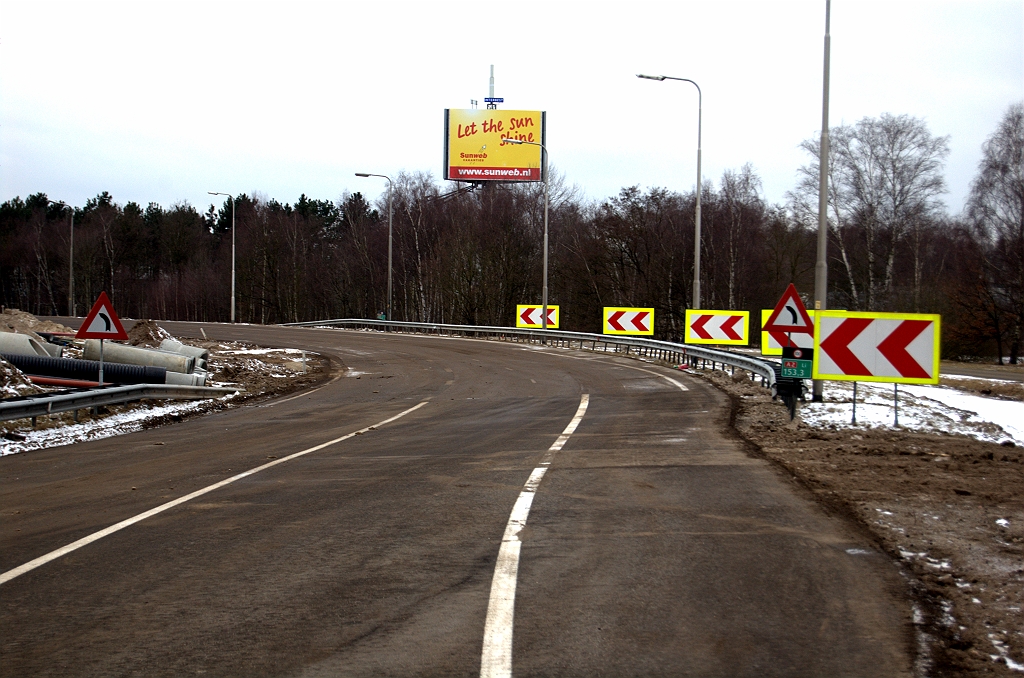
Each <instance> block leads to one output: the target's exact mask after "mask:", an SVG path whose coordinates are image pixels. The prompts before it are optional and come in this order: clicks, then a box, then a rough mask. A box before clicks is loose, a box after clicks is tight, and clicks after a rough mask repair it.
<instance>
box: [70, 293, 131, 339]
mask: <svg viewBox="0 0 1024 678" xmlns="http://www.w3.org/2000/svg"><path fill="white" fill-rule="evenodd" d="M75 338H76V339H120V340H122V341H123V340H126V339H128V333H127V332H125V331H124V326H123V325H121V319H120V318H118V317H117V314H116V313H114V305H113V304H111V303H110V298H109V297H107V293H106V292H100V297H99V299H97V300H96V303H95V304H93V305H92V310H91V311H89V315H87V316H85V322H83V323H82V326H81V327H80V328H79V329H78V332H77V333H76V334H75Z"/></svg>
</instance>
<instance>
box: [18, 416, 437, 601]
mask: <svg viewBox="0 0 1024 678" xmlns="http://www.w3.org/2000/svg"><path fill="white" fill-rule="evenodd" d="M426 404H427V403H426V401H423V402H421V403H420V404H419V405H416V406H414V407H410V408H409V409H407V410H405V411H404V412H399V413H398V414H396V415H395V416H393V417H389V418H387V419H385V420H383V421H379V422H377V423H376V424H373V425H371V426H367V427H366V428H362V429H359V430H358V431H353V432H352V433H348V434H346V435H343V436H341V437H340V438H335V439H334V440H328V441H327V442H326V443H321V444H319V445H315V446H313V447H310V448H308V449H305V450H302V451H301V452H296V453H294V454H289V455H288V456H286V457H281V458H280V459H275V460H274V461H272V462H269V463H266V464H263V465H262V466H257V467H256V468H253V469H249V470H248V471H244V472H242V473H239V474H238V475H234V476H231V477H230V478H227V479H225V480H222V481H220V482H219V483H214V484H213V485H209V486H207V487H204V488H203V489H201V490H196V491H195V492H192V493H191V494H186V495H185V496H183V497H178V498H177V499H174V500H172V501H169V502H167V503H166V504H161V505H160V506H157V507H156V508H151V509H149V510H148V511H145V512H144V513H140V514H139V515H137V516H134V517H132V518H128V519H127V520H122V521H121V522H119V523H117V524H115V525H111V526H110V527H107V528H105V529H102V530H100V531H99V532H94V533H93V534H90V535H89V536H87V537H82V538H81V539H79V540H78V541H74V542H71V543H70V544H68V545H67V546H62V547H61V548H59V549H57V550H56V551H50V552H49V553H47V554H46V555H42V556H39V557H38V558H36V559H35V560H30V561H29V562H27V563H25V564H24V565H20V566H18V567H16V568H14V569H13V570H8V571H7V572H4V573H3V574H0V584H6V583H7V582H9V581H11V580H12V579H14V578H15V577H20V576H21V575H23V574H25V573H26V572H31V571H32V570H34V569H36V568H37V567H40V566H42V565H45V564H46V563H48V562H50V561H51V560H56V559H57V558H60V557H61V556H64V555H67V554H68V553H71V552H72V551H77V550H78V549H80V548H82V547H83V546H87V545H88V544H91V543H93V542H94V541H98V540H100V539H102V538H103V537H106V536H108V535H111V534H113V533H115V532H119V531H120V530H123V529H124V528H126V527H130V526H131V525H134V524H135V523H138V522H140V521H143V520H145V519H146V518H150V517H152V516H155V515H157V514H158V513H163V512H164V511H166V510H167V509H170V508H174V507H175V506H178V505H179V504H184V503H185V502H187V501H190V500H192V499H195V498H196V497H201V496H203V495H204V494H208V493H210V492H213V491H214V490H218V489H220V488H222V487H224V486H225V485H230V484H231V483H233V482H235V481H236V480H241V479H242V478H247V477H248V476H251V475H255V474H257V473H259V472H260V471H265V470H267V469H268V468H270V467H272V466H277V465H278V464H283V463H285V462H286V461H291V460H292V459H296V458H298V457H301V456H303V455H306V454H309V453H311V452H316V451H318V450H322V449H324V448H325V447H330V446H331V445H335V444H337V443H340V442H341V441H343V440H348V439H349V438H352V437H354V436H357V435H361V434H363V433H366V432H368V431H372V430H374V429H376V428H378V427H380V426H383V425H384V424H390V423H391V422H393V421H396V420H398V419H401V418H402V417H404V416H405V415H407V414H410V413H411V412H415V411H416V410H418V409H420V408H421V407H423V406H424V405H426Z"/></svg>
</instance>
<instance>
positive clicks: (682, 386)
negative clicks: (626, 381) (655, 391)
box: [620, 365, 690, 391]
mask: <svg viewBox="0 0 1024 678" xmlns="http://www.w3.org/2000/svg"><path fill="white" fill-rule="evenodd" d="M620 367H628V368H629V369H631V370H640V371H641V372H646V373H647V374H653V375H654V376H656V377H661V378H662V379H664V380H665V381H668V382H670V383H672V384H675V385H676V387H677V388H678V389H679V390H680V391H689V390H690V389H688V388H686V385H685V384H683V383H682V382H679V381H676V380H675V379H673V378H672V377H670V376H668V375H666V374H658V373H657V372H652V371H651V370H645V369H644V368H642V367H633V366H632V365H620Z"/></svg>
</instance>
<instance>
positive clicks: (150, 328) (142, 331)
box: [128, 320, 174, 348]
mask: <svg viewBox="0 0 1024 678" xmlns="http://www.w3.org/2000/svg"><path fill="white" fill-rule="evenodd" d="M173 338H174V337H173V336H171V333H170V332H168V331H167V330H165V329H164V328H162V327H160V326H159V325H157V324H156V321H155V320H136V321H135V326H134V327H132V329H131V331H129V332H128V343H129V344H131V345H132V346H145V347H147V348H156V347H158V346H159V345H160V342H161V341H163V340H164V339H173Z"/></svg>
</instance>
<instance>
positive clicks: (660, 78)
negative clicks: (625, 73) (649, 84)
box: [636, 73, 665, 82]
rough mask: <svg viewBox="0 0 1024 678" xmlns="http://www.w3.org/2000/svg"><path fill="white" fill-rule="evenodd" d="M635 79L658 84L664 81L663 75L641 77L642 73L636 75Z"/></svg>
mask: <svg viewBox="0 0 1024 678" xmlns="http://www.w3.org/2000/svg"><path fill="white" fill-rule="evenodd" d="M636 77H638V78H643V79H644V80H657V81H659V82H661V81H662V80H664V79H665V76H664V75H643V74H642V73H637V74H636Z"/></svg>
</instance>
